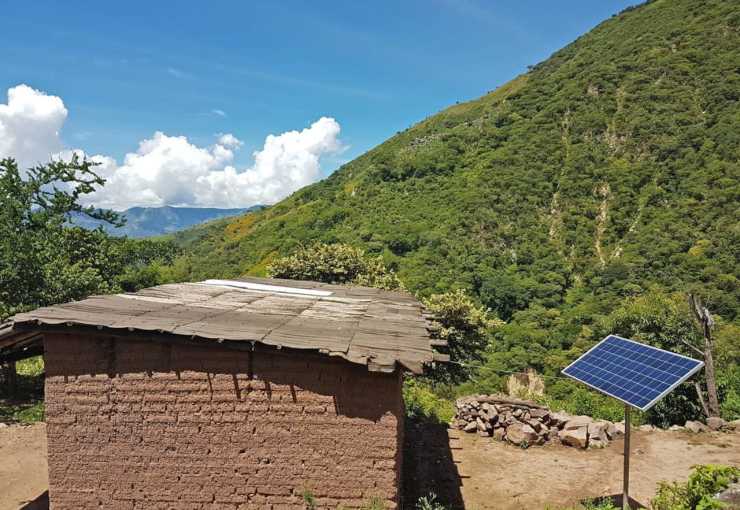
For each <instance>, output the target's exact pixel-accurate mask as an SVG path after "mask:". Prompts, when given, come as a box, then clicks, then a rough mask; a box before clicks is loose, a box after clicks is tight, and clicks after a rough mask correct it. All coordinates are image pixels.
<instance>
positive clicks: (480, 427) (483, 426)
mask: <svg viewBox="0 0 740 510" xmlns="http://www.w3.org/2000/svg"><path fill="white" fill-rule="evenodd" d="M486 425H488V424H487V423H486V422H484V421H483V420H481V419H480V418H476V419H475V426H476V427H477V428H478V431H479V432H480V431H483V432H485V431H486V430H488V427H490V425H488V426H486Z"/></svg>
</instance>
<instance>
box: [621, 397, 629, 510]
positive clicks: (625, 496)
mask: <svg viewBox="0 0 740 510" xmlns="http://www.w3.org/2000/svg"><path fill="white" fill-rule="evenodd" d="M629 492H630V406H629V404H624V475H623V486H622V510H630V496H629Z"/></svg>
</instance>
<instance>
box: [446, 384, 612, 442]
mask: <svg viewBox="0 0 740 510" xmlns="http://www.w3.org/2000/svg"><path fill="white" fill-rule="evenodd" d="M455 407H456V410H457V414H456V415H455V418H454V420H453V421H452V426H453V427H455V428H458V429H460V430H464V431H465V432H470V433H474V432H477V433H478V434H479V435H481V436H486V437H488V436H490V437H493V438H494V439H497V440H499V441H506V442H509V443H511V444H514V445H517V446H520V447H522V448H527V447H529V446H532V445H543V444H545V443H549V442H560V443H562V444H564V445H568V446H575V447H577V448H588V447H591V448H603V447H605V446H606V445H608V444H609V441H610V440H611V439H614V438H615V437H617V436H618V435H620V434H624V424H623V423H612V422H610V421H605V420H594V419H592V418H591V417H589V416H571V415H569V414H567V413H564V412H552V411H550V409H548V408H547V407H545V406H542V405H539V404H537V403H536V402H532V401H529V400H519V399H514V398H510V397H505V396H500V395H473V396H470V397H464V398H460V399H458V400H457V402H455Z"/></svg>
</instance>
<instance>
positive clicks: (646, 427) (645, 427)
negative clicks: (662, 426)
mask: <svg viewBox="0 0 740 510" xmlns="http://www.w3.org/2000/svg"><path fill="white" fill-rule="evenodd" d="M638 428H639V429H640V430H642V431H643V432H653V431H654V430H655V425H648V424H647V423H646V424H645V425H640V426H639V427H638Z"/></svg>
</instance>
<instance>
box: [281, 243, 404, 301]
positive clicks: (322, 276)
mask: <svg viewBox="0 0 740 510" xmlns="http://www.w3.org/2000/svg"><path fill="white" fill-rule="evenodd" d="M267 274H268V276H270V277H272V278H288V279H291V280H313V281H318V282H324V283H339V284H342V283H351V284H354V285H363V286H366V287H378V288H380V289H387V290H395V289H403V285H402V284H401V281H400V280H399V279H398V277H397V276H396V274H395V273H394V272H393V271H392V270H391V269H389V268H387V267H386V265H385V263H384V262H383V259H382V257H369V256H367V255H365V252H364V251H363V250H361V249H359V248H355V247H353V246H350V245H348V244H323V243H314V244H312V245H310V246H304V245H301V246H299V247H298V249H297V250H296V251H295V253H293V254H292V255H290V256H288V257H283V258H280V259H278V260H276V261H275V262H273V263H272V264H270V265H269V266H268V267H267Z"/></svg>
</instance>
